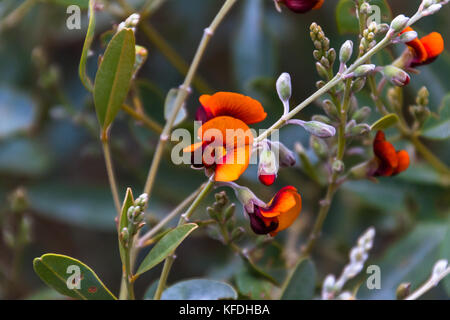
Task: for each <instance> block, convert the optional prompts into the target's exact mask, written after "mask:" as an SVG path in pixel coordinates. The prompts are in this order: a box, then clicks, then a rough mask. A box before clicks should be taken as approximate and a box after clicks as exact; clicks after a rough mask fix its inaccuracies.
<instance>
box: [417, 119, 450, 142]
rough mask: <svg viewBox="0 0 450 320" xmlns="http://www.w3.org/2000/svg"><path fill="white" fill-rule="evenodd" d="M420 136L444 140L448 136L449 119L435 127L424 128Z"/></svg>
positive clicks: (449, 129)
mask: <svg viewBox="0 0 450 320" xmlns="http://www.w3.org/2000/svg"><path fill="white" fill-rule="evenodd" d="M422 137H424V138H428V139H431V140H446V139H448V138H450V120H447V121H444V122H442V123H441V124H438V125H437V126H435V127H432V128H429V129H428V130H425V131H424V132H423V133H422Z"/></svg>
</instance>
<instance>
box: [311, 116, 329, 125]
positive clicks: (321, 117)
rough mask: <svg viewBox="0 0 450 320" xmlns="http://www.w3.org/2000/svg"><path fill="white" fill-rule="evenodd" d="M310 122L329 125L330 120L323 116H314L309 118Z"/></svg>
mask: <svg viewBox="0 0 450 320" xmlns="http://www.w3.org/2000/svg"><path fill="white" fill-rule="evenodd" d="M311 120H313V121H318V122H322V123H326V124H331V119H330V118H328V117H327V116H324V115H323V114H315V115H313V116H312V117H311Z"/></svg>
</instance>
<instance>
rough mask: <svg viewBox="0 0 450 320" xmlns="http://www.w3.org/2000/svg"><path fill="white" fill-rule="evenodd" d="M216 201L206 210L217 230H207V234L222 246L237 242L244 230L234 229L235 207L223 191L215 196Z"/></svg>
mask: <svg viewBox="0 0 450 320" xmlns="http://www.w3.org/2000/svg"><path fill="white" fill-rule="evenodd" d="M215 199H216V201H215V202H214V203H213V205H212V206H210V207H208V208H206V211H207V212H208V214H209V216H210V217H211V219H213V220H214V221H216V223H217V225H218V228H212V229H209V231H210V232H209V234H210V235H211V236H212V237H213V238H214V239H217V240H219V241H221V242H223V243H224V244H229V243H232V242H235V241H239V240H240V239H241V238H242V236H243V235H244V233H245V230H244V228H242V227H236V221H235V219H234V212H235V211H236V205H235V204H234V203H230V200H229V198H228V196H227V194H226V192H225V191H221V192H218V193H216V194H215Z"/></svg>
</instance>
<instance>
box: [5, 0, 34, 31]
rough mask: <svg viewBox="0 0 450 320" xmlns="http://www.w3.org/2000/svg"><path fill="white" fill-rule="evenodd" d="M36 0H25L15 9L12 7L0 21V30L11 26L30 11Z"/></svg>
mask: <svg viewBox="0 0 450 320" xmlns="http://www.w3.org/2000/svg"><path fill="white" fill-rule="evenodd" d="M36 2H37V0H26V1H24V2H23V3H22V4H21V5H20V6H18V7H17V8H16V9H14V10H13V11H12V12H11V13H10V14H8V16H6V17H5V18H4V19H3V21H1V23H0V32H2V31H4V30H5V29H7V28H12V27H13V26H14V25H16V24H17V23H18V22H19V21H20V20H22V19H23V17H24V16H25V15H26V14H27V13H28V11H30V9H31V8H32V7H33V5H34V4H35V3H36Z"/></svg>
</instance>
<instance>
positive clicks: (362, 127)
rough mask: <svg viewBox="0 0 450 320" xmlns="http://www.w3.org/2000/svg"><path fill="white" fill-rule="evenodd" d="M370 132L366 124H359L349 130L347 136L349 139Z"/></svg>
mask: <svg viewBox="0 0 450 320" xmlns="http://www.w3.org/2000/svg"><path fill="white" fill-rule="evenodd" d="M369 132H370V126H369V125H368V124H366V123H360V124H357V125H356V126H354V127H353V128H351V129H350V130H349V132H348V135H350V136H351V137H357V136H362V135H364V134H367V133H369Z"/></svg>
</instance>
